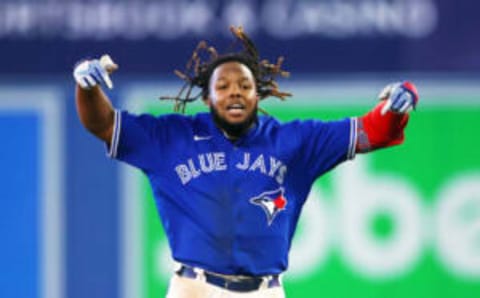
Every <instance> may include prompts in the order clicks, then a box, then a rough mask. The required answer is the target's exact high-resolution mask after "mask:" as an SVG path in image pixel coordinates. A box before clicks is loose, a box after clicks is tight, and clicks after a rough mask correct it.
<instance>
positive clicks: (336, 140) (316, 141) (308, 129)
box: [300, 118, 357, 179]
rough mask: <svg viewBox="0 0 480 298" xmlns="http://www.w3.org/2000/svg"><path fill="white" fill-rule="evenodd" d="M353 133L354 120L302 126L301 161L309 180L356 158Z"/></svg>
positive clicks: (311, 122) (306, 122)
mask: <svg viewBox="0 0 480 298" xmlns="http://www.w3.org/2000/svg"><path fill="white" fill-rule="evenodd" d="M356 133H357V118H347V119H343V120H338V121H328V122H323V121H318V120H310V121H305V122H304V123H303V125H302V128H301V130H300V138H301V148H302V156H301V160H303V163H304V165H303V166H304V167H305V169H307V171H308V173H309V175H310V176H311V178H312V179H316V178H318V177H319V176H321V175H322V174H324V173H326V172H327V171H329V170H330V169H332V168H334V167H335V166H336V165H338V164H339V163H341V162H343V161H345V160H348V159H353V158H354V157H355V146H356V140H357V136H356Z"/></svg>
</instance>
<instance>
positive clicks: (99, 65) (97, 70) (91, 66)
mask: <svg viewBox="0 0 480 298" xmlns="http://www.w3.org/2000/svg"><path fill="white" fill-rule="evenodd" d="M117 69H118V65H117V64H115V63H114V62H113V61H112V59H111V58H110V56H108V55H103V56H102V57H101V58H100V59H93V60H84V61H81V62H80V63H78V64H77V65H76V66H75V68H74V70H73V77H74V78H75V81H76V82H77V84H78V85H79V86H80V87H81V88H82V89H85V90H90V89H92V88H93V87H95V86H97V85H99V84H100V85H105V86H107V87H108V88H109V89H112V88H113V83H112V80H111V79H110V73H112V72H114V71H115V70H117Z"/></svg>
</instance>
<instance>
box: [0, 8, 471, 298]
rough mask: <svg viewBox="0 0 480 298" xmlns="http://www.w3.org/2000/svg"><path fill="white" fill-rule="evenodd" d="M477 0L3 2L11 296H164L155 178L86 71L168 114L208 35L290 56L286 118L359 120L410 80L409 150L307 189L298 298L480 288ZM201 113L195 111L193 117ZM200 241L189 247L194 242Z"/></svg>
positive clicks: (134, 103)
mask: <svg viewBox="0 0 480 298" xmlns="http://www.w3.org/2000/svg"><path fill="white" fill-rule="evenodd" d="M479 9H480V4H479V3H477V2H475V1H467V0H462V1H448V0H356V1H347V0H337V1H334V0H316V1H314V0H311V1H308V0H298V1H293V0H292V1H289V0H264V1H260V0H226V1H219V0H218V1H207V0H173V1H148V0H130V1H127V0H123V1H122V0H117V1H113V0H111V1H106V0H104V1H80V0H70V1H60V0H58V1H57V0H36V1H34V0H31V1H28V0H23V1H21V0H16V1H13V0H1V1H0V140H1V145H0V166H1V171H0V202H1V205H0V206H1V210H2V216H0V239H1V241H2V242H1V245H0V265H1V271H0V297H2V298H16V297H20V298H61V297H68V298H80V297H92V298H93V297H118V298H131V297H140V298H153V297H163V295H164V293H165V289H166V283H167V281H168V277H169V276H170V274H171V267H170V266H171V261H170V260H169V259H168V248H167V247H166V243H165V239H164V237H163V234H162V233H161V226H160V224H159V222H158V219H157V218H156V215H155V210H154V206H153V202H152V199H151V194H150V191H149V188H148V186H147V185H146V181H145V180H144V178H143V176H142V175H141V174H140V173H139V172H137V171H136V170H133V169H131V168H126V167H125V166H122V165H119V164H118V163H116V162H114V161H111V160H108V158H106V157H105V152H104V148H103V145H102V144H101V143H100V142H99V141H97V140H96V139H94V138H93V137H91V136H90V135H88V134H87V133H86V131H85V130H84V129H83V128H82V127H81V125H80V123H79V122H78V120H77V117H76V113H75V107H74V82H73V79H72V76H71V71H72V68H73V65H74V64H75V63H76V62H77V61H78V60H80V59H82V58H85V57H97V56H99V55H101V54H104V53H109V54H110V55H111V56H112V57H113V58H114V60H115V61H116V62H117V63H118V64H119V65H120V70H119V72H118V73H116V74H115V75H114V77H113V79H114V85H115V89H114V90H113V91H111V92H109V95H110V96H111V98H112V100H113V102H114V104H115V105H116V106H117V107H121V108H127V109H130V110H132V111H138V112H151V113H164V112H169V111H170V110H171V107H172V106H171V104H170V103H166V102H159V101H158V100H157V98H158V96H159V95H166V94H173V93H174V92H176V90H177V89H178V88H179V87H180V85H181V82H180V81H179V80H177V79H176V78H175V76H174V75H173V70H174V69H176V68H179V69H182V68H183V67H184V65H185V63H186V61H187V59H188V58H189V56H190V54H191V52H192V50H193V48H194V47H195V46H196V43H197V42H198V41H200V40H202V39H206V40H208V41H210V42H211V43H212V44H215V45H218V49H219V50H220V51H222V50H224V51H225V50H228V49H229V45H230V44H231V41H232V39H231V38H230V35H229V31H228V26H229V25H230V24H234V25H240V24H243V25H244V27H245V29H246V31H247V32H249V33H250V34H251V35H252V37H253V39H254V40H255V41H256V42H257V44H258V47H259V49H260V51H261V53H262V56H265V57H268V58H269V59H274V58H276V57H277V56H278V55H284V56H285V57H286V61H285V67H286V68H287V69H288V70H290V71H291V72H292V76H291V78H290V79H288V80H283V81H281V82H280V83H283V85H284V86H285V89H286V90H290V91H292V92H293V93H294V97H293V98H292V99H290V100H288V102H286V103H280V102H278V101H276V100H273V99H269V100H266V101H265V102H264V103H262V105H263V107H264V108H265V109H267V110H268V111H269V112H270V113H271V114H273V115H276V116H278V117H279V118H281V119H282V120H288V119H292V118H297V117H300V118H304V117H315V118H321V119H335V118H339V117H345V116H351V115H359V114H362V113H365V112H366V111H368V109H369V108H370V107H372V106H373V105H374V104H375V101H376V95H377V93H378V92H379V91H380V90H381V88H382V87H383V86H384V85H385V84H387V83H389V82H392V81H398V80H403V79H409V80H413V81H414V82H415V83H416V84H417V86H418V88H419V92H420V96H421V101H420V106H419V108H418V111H416V112H415V113H414V115H413V117H412V119H411V123H410V126H409V127H408V129H407V139H406V143H405V145H404V146H401V147H398V148H392V149H388V150H384V151H381V152H378V153H375V154H372V155H366V156H357V158H356V160H355V161H354V162H350V163H346V164H344V165H341V166H340V167H338V168H337V169H336V170H335V171H333V172H332V173H330V174H329V175H327V176H325V177H324V178H323V179H321V180H319V181H318V182H317V183H316V184H315V186H314V188H313V189H312V192H311V198H310V199H309V201H308V205H307V206H306V207H305V208H304V213H303V216H302V219H301V222H300V225H299V229H298V233H297V236H296V238H295V241H294V245H293V249H292V252H291V260H290V261H291V266H290V270H289V271H288V273H287V274H286V276H285V284H286V289H287V293H288V297H331V298H334V297H335V298H337V297H341V298H343V297H360V298H370V297H398V298H404V297H411V298H417V297H418V298H420V297H422V298H424V297H442V298H447V297H455V298H473V297H478V293H480V157H479V156H478V147H479V145H480V142H479V140H478V139H479V138H478V136H479V133H478V130H479V128H480V126H479V120H480V86H479V79H480V75H479V71H480V39H479V38H478V33H477V31H478V28H480V18H478V13H477V12H478V10H479ZM202 109H204V108H203V107H202V106H201V105H199V104H194V105H192V107H190V108H189V109H188V110H189V112H196V111H198V110H202ZM192 245H193V244H192Z"/></svg>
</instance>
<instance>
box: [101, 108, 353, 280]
mask: <svg viewBox="0 0 480 298" xmlns="http://www.w3.org/2000/svg"><path fill="white" fill-rule="evenodd" d="M356 123H357V120H356V118H352V119H345V120H340V121H331V122H321V121H316V120H309V121H293V122H289V123H284V124H281V123H279V122H278V121H277V120H275V119H274V118H271V117H265V116H261V117H259V121H258V124H257V125H256V126H255V128H252V129H251V130H250V131H249V132H248V134H247V135H246V136H244V137H243V138H241V139H240V140H238V141H236V142H234V143H232V142H230V141H229V140H228V139H226V138H225V136H224V135H223V133H222V132H221V131H220V130H219V129H218V128H217V127H216V126H215V124H214V123H213V121H212V118H211V116H210V114H208V113H201V114H197V115H195V116H183V115H177V114H171V115H163V116H159V117H154V116H151V115H140V116H135V115H132V114H129V113H127V112H120V111H116V114H115V127H114V133H113V138H112V142H111V146H110V149H109V155H110V156H111V157H113V158H117V159H119V160H122V161H124V162H126V163H128V164H131V165H133V166H135V167H137V168H140V169H141V170H142V171H143V172H144V173H145V174H146V175H147V176H148V178H149V181H150V183H151V186H152V189H153V193H154V196H155V201H156V206H157V209H158V212H159V214H160V217H161V220H162V224H163V226H164V228H165V231H166V233H167V237H168V240H169V243H170V248H171V250H172V254H173V258H174V259H175V260H176V261H178V262H181V263H184V264H187V265H191V266H196V267H200V268H203V269H205V270H208V271H213V272H217V273H223V274H242V275H266V274H276V273H281V272H282V271H284V270H286V268H287V264H288V260H287V256H288V251H289V249H290V244H291V240H292V236H293V233H294V231H295V227H296V224H297V220H298V217H299V213H300V210H301V207H302V205H303V204H304V202H305V199H306V197H307V195H308V193H309V191H310V188H311V186H312V183H313V182H314V180H315V179H316V178H317V177H319V176H320V175H322V174H323V173H325V172H327V171H328V170H330V169H332V168H333V167H334V166H336V165H337V164H339V163H340V162H342V161H345V160H347V159H349V158H352V157H353V156H354V152H355V140H356Z"/></svg>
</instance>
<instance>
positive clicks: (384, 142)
mask: <svg viewBox="0 0 480 298" xmlns="http://www.w3.org/2000/svg"><path fill="white" fill-rule="evenodd" d="M385 103H386V101H381V102H380V103H379V104H378V105H377V106H376V107H375V108H374V109H373V110H372V111H370V112H369V113H367V114H366V115H364V116H362V117H359V118H358V128H357V138H358V139H357V146H356V148H355V151H356V152H357V153H363V152H369V151H372V150H375V149H380V148H386V147H390V146H395V145H399V144H401V143H403V140H404V138H405V137H404V134H403V130H404V128H405V126H406V125H407V123H408V114H406V113H405V114H396V113H393V112H391V111H387V112H386V113H385V114H384V115H382V114H381V110H382V107H383V106H384V105H385Z"/></svg>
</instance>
